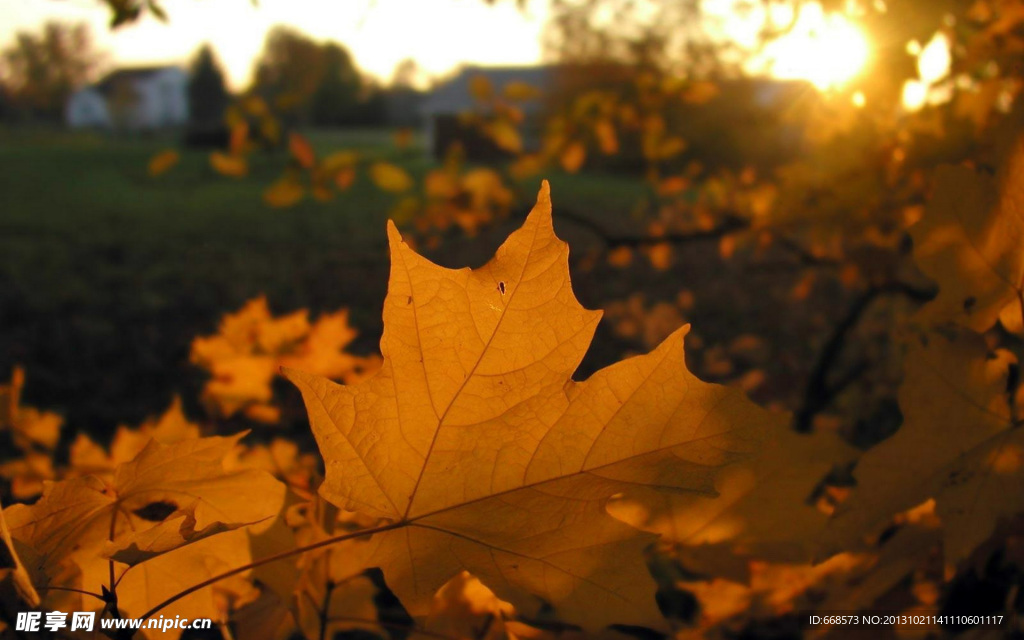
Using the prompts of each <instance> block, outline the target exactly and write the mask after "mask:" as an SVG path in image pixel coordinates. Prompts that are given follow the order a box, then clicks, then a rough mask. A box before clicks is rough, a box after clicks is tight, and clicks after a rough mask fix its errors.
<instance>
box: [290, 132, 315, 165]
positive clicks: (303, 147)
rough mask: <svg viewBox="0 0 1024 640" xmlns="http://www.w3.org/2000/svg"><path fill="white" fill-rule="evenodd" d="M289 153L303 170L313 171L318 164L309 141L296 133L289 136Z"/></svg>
mask: <svg viewBox="0 0 1024 640" xmlns="http://www.w3.org/2000/svg"><path fill="white" fill-rule="evenodd" d="M288 152H289V153H290V154H291V155H292V157H293V158H295V161H296V162H298V163H299V166H300V167H302V168H303V169H312V168H313V165H315V164H316V152H314V151H313V147H312V145H310V144H309V140H307V139H306V138H305V137H303V136H302V135H300V134H298V133H295V132H294V131H293V132H291V133H289V134H288Z"/></svg>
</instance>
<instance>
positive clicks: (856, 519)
mask: <svg viewBox="0 0 1024 640" xmlns="http://www.w3.org/2000/svg"><path fill="white" fill-rule="evenodd" d="M922 342H923V343H915V344H914V345H912V347H911V350H910V352H909V353H908V355H907V358H906V363H905V371H906V373H905V377H904V382H903V385H902V387H901V388H900V394H899V399H900V410H901V411H902V412H903V426H901V427H900V429H899V431H897V432H896V434H895V435H893V436H892V437H890V438H889V439H888V440H885V441H884V442H882V443H881V444H879V445H878V446H876V447H874V448H873V449H871V450H869V451H868V452H867V453H866V454H865V455H864V456H863V457H862V458H861V460H860V461H859V462H858V463H857V467H856V469H855V471H854V475H855V477H856V479H857V488H856V490H855V491H854V492H853V494H852V495H851V497H850V498H849V499H848V500H847V501H846V502H844V503H842V504H841V505H840V506H839V508H838V509H837V511H836V515H835V517H834V518H833V521H832V523H831V525H830V526H829V528H828V530H827V535H826V537H825V547H824V551H825V552H826V553H830V552H833V551H836V550H839V549H843V548H852V547H855V546H856V545H857V543H858V542H859V540H860V538H862V537H863V536H865V535H867V534H872V533H878V532H879V531H880V530H881V529H882V528H884V527H885V526H886V525H888V523H889V522H890V521H891V520H892V517H893V516H894V515H895V514H897V513H900V512H902V511H905V510H907V509H910V508H911V507H914V506H916V505H918V504H921V503H923V502H925V501H926V500H927V499H928V498H934V499H935V502H936V513H937V514H938V516H939V518H940V519H941V520H942V523H943V529H944V531H943V539H944V549H945V554H946V559H947V561H948V562H950V563H956V562H959V561H961V560H963V559H964V558H966V557H967V556H968V555H969V554H970V552H971V551H972V550H973V549H974V548H975V547H976V546H977V545H979V544H980V543H982V542H984V541H985V539H986V538H988V537H989V535H991V534H992V532H993V530H994V528H995V526H996V524H997V522H998V521H999V520H1000V519H1001V518H1004V517H1009V516H1011V515H1013V514H1015V513H1017V512H1020V511H1024V430H1021V429H1019V428H1016V427H1017V425H1018V424H1019V422H1018V421H1017V420H1015V419H1014V418H1013V415H1012V412H1011V408H1010V402H1009V398H1008V394H1007V375H1008V373H1009V368H1010V365H1011V363H1012V362H1013V358H1012V356H1010V355H1009V354H1007V353H1005V352H999V353H996V354H995V355H991V356H990V355H989V354H988V351H987V348H986V345H985V343H984V341H983V339H982V338H981V337H980V336H978V335H976V334H974V333H972V332H969V331H967V330H960V331H945V332H942V333H938V332H935V333H930V334H928V336H927V340H922Z"/></svg>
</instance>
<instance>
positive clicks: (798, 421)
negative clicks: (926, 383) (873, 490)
mask: <svg viewBox="0 0 1024 640" xmlns="http://www.w3.org/2000/svg"><path fill="white" fill-rule="evenodd" d="M885 295H902V296H905V297H907V298H909V299H911V300H914V301H917V302H926V301H928V300H931V299H932V297H934V295H935V292H934V291H932V290H930V289H921V288H918V287H915V286H913V285H911V284H907V283H905V282H898V281H896V282H887V283H885V284H881V285H873V286H871V287H869V288H868V289H866V290H865V291H864V292H863V293H862V294H860V296H858V297H857V298H856V299H855V300H854V301H853V304H852V305H851V306H850V308H849V310H848V311H847V312H846V315H845V316H843V318H842V319H841V320H840V321H839V323H838V324H837V325H836V326H835V328H834V329H833V330H832V334H831V335H830V336H829V338H828V340H827V341H826V342H825V346H824V347H823V348H822V350H821V354H820V355H819V356H818V360H817V362H815V364H814V368H813V369H812V370H811V374H810V379H809V381H808V383H807V389H806V390H805V391H804V401H803V403H802V405H801V406H800V408H799V409H798V410H797V412H796V414H795V416H794V418H793V428H794V429H795V430H796V431H798V432H801V433H807V432H810V431H811V430H812V429H813V427H814V418H815V417H816V416H817V415H818V414H819V413H821V412H822V411H824V410H825V409H826V408H828V407H829V406H830V405H831V404H832V401H833V400H835V399H836V397H837V396H839V394H840V393H842V392H843V391H844V390H845V389H846V388H847V387H848V386H849V385H850V384H852V383H853V382H854V381H856V380H857V379H859V378H860V377H861V376H862V375H863V374H864V372H865V371H867V370H868V368H869V363H868V362H867V361H866V360H862V361H860V362H858V363H857V364H856V365H855V366H854V367H852V368H851V369H850V370H849V371H847V372H846V373H845V374H843V375H842V376H840V377H839V379H838V380H836V381H835V382H831V383H830V382H829V378H830V373H831V372H832V368H833V367H834V366H835V364H836V362H837V361H838V360H839V356H840V355H841V354H842V353H843V349H844V347H845V346H846V341H847V339H848V338H849V336H850V333H851V332H852V331H853V330H854V329H855V328H856V326H857V325H858V324H859V323H860V320H861V318H863V317H864V313H865V312H866V311H867V310H868V308H869V307H870V306H871V304H872V303H873V302H874V301H875V300H876V299H877V298H879V297H881V296H885Z"/></svg>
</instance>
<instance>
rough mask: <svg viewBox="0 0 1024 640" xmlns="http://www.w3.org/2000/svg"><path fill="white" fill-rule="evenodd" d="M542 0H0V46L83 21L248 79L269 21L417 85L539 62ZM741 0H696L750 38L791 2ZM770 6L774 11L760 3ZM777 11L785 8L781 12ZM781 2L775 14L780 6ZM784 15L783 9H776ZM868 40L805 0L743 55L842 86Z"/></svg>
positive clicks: (131, 43)
mask: <svg viewBox="0 0 1024 640" xmlns="http://www.w3.org/2000/svg"><path fill="white" fill-rule="evenodd" d="M548 2H549V0H527V2H526V8H525V10H520V9H519V3H518V2H516V1H514V0H498V1H497V2H495V3H493V5H489V4H488V3H486V2H484V0H258V3H257V4H254V3H253V2H252V0H162V6H164V8H165V9H166V10H167V13H168V14H169V16H170V19H169V21H168V22H161V21H160V20H158V19H157V18H154V17H151V16H148V15H147V16H146V17H145V18H143V19H142V20H140V21H139V22H136V23H133V24H130V25H127V26H124V27H121V28H119V29H116V30H111V29H110V28H109V27H108V22H109V20H110V12H109V10H108V9H107V8H106V6H104V5H103V4H102V3H101V2H99V0H0V7H2V8H0V47H2V46H4V45H5V44H6V43H7V42H10V40H11V39H12V38H13V37H14V34H15V33H16V32H18V31H19V30H29V31H38V30H39V28H40V26H41V25H42V24H43V23H44V22H45V21H47V20H51V19H57V20H64V21H69V22H86V23H88V24H89V25H90V26H91V28H92V33H93V35H94V37H95V39H96V42H97V45H98V48H99V49H100V50H102V51H104V52H105V53H106V54H107V58H106V60H107V64H108V66H110V67H119V66H132V65H147V64H181V63H185V62H187V61H188V60H189V58H190V57H191V56H192V55H193V54H194V52H195V51H196V50H197V49H198V48H199V46H200V45H202V44H203V43H204V42H209V43H211V44H212V45H213V46H214V49H215V50H216V51H217V55H218V56H219V58H220V60H221V63H222V64H223V65H224V67H225V70H226V72H227V76H228V84H229V85H230V87H231V88H232V89H235V90H240V89H244V88H245V87H246V86H247V85H248V84H249V79H250V77H251V74H252V67H253V62H254V60H255V59H256V58H257V56H258V55H259V52H260V50H261V49H262V48H263V43H264V40H265V39H266V36H267V32H268V31H270V29H271V28H273V27H274V26H276V25H290V26H292V27H294V28H296V29H298V30H299V31H301V32H303V33H306V34H308V35H309V36H311V37H313V38H315V39H318V40H321V41H323V40H334V41H336V42H340V43H342V44H343V45H345V46H346V47H347V48H348V49H349V51H350V52H351V53H352V55H353V57H354V58H355V60H356V64H357V65H358V66H359V67H360V69H362V70H363V72H365V73H369V74H370V75H372V76H375V77H376V78H377V79H379V80H381V81H383V82H387V81H389V80H390V79H391V77H392V74H393V72H394V70H395V67H396V65H398V63H400V62H401V61H402V60H405V59H408V58H412V59H414V60H415V61H416V63H417V64H418V65H419V68H420V69H421V72H422V74H421V77H420V78H419V79H418V80H419V83H420V84H421V85H426V84H428V81H429V79H431V78H437V77H439V76H444V75H446V74H448V73H450V72H452V71H453V70H455V69H456V68H458V67H460V66H462V65H465V64H477V65H501V64H536V63H538V62H540V61H541V57H542V44H541V39H542V33H543V28H544V22H545V20H546V18H547V7H548ZM736 2H737V0H702V5H703V7H704V10H705V11H706V15H707V16H709V28H710V29H712V32H713V33H714V32H716V31H717V33H719V34H720V35H721V36H722V37H725V38H728V39H731V40H733V41H734V42H736V43H737V44H739V45H741V46H744V47H753V46H754V44H755V43H756V42H757V40H758V33H759V31H760V29H761V27H762V26H763V25H764V20H765V18H766V17H768V16H769V15H770V16H771V18H772V20H773V21H775V23H776V24H787V23H788V22H790V20H791V18H792V9H791V8H789V9H787V8H786V7H784V6H777V7H775V8H774V9H768V10H766V9H764V8H763V6H762V5H761V4H760V3H754V4H753V5H752V7H753V8H752V10H750V11H747V12H737V10H736V8H735V5H736ZM765 11H769V12H770V13H765ZM780 12H781V13H780ZM776 13H779V15H776ZM783 14H787V15H783ZM870 49H871V47H870V42H869V41H868V40H867V39H866V38H865V36H864V34H862V33H861V32H860V31H859V30H858V29H857V28H856V26H855V25H854V24H853V23H851V22H849V21H847V20H846V19H845V18H843V17H842V16H837V15H826V14H825V13H824V12H823V10H822V8H821V6H820V5H819V4H817V3H814V2H810V3H805V4H803V5H801V9H800V13H799V14H798V18H797V20H796V21H795V24H794V27H793V29H792V31H791V32H790V33H789V34H788V35H787V36H786V37H784V38H782V39H780V40H778V41H775V42H773V43H772V44H771V45H769V46H768V47H766V48H765V49H764V50H763V51H762V52H761V53H759V54H757V55H754V56H752V57H751V58H750V59H748V60H747V63H746V65H747V70H748V72H750V73H754V74H768V75H773V76H775V77H777V78H787V79H803V80H809V81H810V82H812V83H813V84H814V85H815V86H816V87H818V88H819V89H821V90H823V91H829V90H831V89H834V88H839V87H842V86H843V85H845V84H847V82H848V81H850V80H851V79H853V78H854V77H855V76H857V74H858V73H859V72H860V70H861V69H862V68H864V66H865V63H866V62H867V60H868V59H869V58H870V55H871V51H870Z"/></svg>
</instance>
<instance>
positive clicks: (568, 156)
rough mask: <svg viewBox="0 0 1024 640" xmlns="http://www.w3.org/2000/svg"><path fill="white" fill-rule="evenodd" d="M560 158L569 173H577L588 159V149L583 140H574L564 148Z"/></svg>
mask: <svg viewBox="0 0 1024 640" xmlns="http://www.w3.org/2000/svg"><path fill="white" fill-rule="evenodd" d="M559 159H560V161H561V163H562V168H563V169H565V170H566V171H568V172H569V173H576V172H577V171H579V170H580V167H582V166H583V162H584V161H585V160H586V159H587V149H586V147H584V146H583V143H582V142H573V143H571V144H570V145H569V146H567V147H566V148H565V149H564V150H562V155H561V157H560V158H559Z"/></svg>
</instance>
